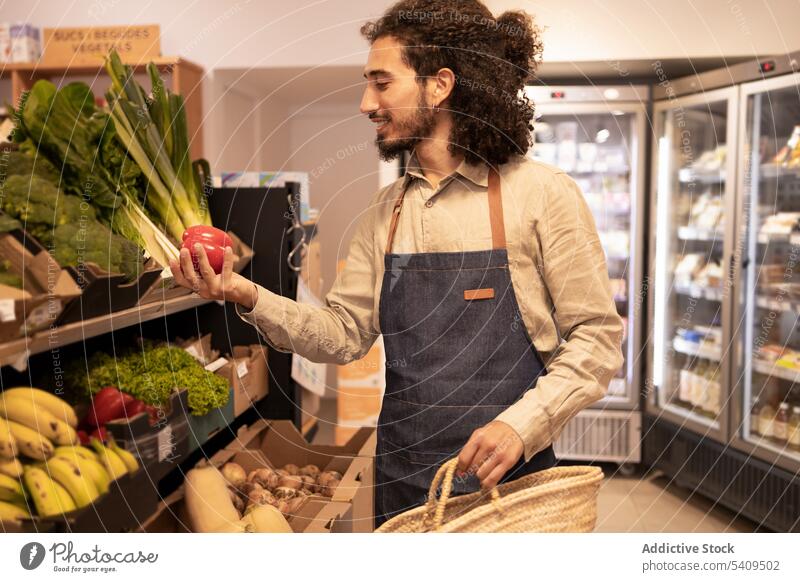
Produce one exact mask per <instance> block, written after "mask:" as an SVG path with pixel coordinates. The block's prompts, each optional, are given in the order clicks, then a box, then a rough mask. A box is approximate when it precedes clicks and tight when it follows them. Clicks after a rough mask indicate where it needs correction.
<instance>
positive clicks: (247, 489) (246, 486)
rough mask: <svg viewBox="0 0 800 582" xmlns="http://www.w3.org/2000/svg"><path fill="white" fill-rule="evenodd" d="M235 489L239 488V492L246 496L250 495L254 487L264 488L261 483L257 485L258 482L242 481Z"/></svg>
mask: <svg viewBox="0 0 800 582" xmlns="http://www.w3.org/2000/svg"><path fill="white" fill-rule="evenodd" d="M237 489H238V490H239V492H240V493H241V494H242V495H244V496H245V497H247V496H249V495H250V493H251V492H252V491H254V490H256V489H264V488H263V487H262V486H261V485H259V484H258V483H255V482H253V483H249V482H248V483H242V484H241V485H239V487H237Z"/></svg>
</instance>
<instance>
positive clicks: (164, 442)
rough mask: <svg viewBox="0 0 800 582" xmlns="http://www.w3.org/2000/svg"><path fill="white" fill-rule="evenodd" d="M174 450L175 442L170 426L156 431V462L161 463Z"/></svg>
mask: <svg viewBox="0 0 800 582" xmlns="http://www.w3.org/2000/svg"><path fill="white" fill-rule="evenodd" d="M174 449H175V441H174V440H173V438H172V426H170V425H167V426H165V427H164V428H162V429H161V430H160V431H158V462H159V463H163V462H164V461H165V460H167V459H168V458H169V457H170V456H171V455H172V451H173V450H174Z"/></svg>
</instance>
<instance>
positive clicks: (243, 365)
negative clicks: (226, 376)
mask: <svg viewBox="0 0 800 582" xmlns="http://www.w3.org/2000/svg"><path fill="white" fill-rule="evenodd" d="M249 371H250V370H249V369H248V367H247V360H242V361H240V362H239V363H238V364H236V375H237V376H239V378H244V377H245V376H247V373H248V372H249Z"/></svg>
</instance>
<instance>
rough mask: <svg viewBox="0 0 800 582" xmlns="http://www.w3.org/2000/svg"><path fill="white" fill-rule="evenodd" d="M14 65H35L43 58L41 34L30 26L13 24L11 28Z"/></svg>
mask: <svg viewBox="0 0 800 582" xmlns="http://www.w3.org/2000/svg"><path fill="white" fill-rule="evenodd" d="M9 37H10V41H11V47H10V48H11V58H10V62H12V63H34V62H36V61H38V60H39V57H41V56H42V42H41V33H40V31H39V29H38V28H36V27H35V26H31V25H30V24H12V25H11V26H10V28H9Z"/></svg>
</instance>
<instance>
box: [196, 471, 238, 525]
mask: <svg viewBox="0 0 800 582" xmlns="http://www.w3.org/2000/svg"><path fill="white" fill-rule="evenodd" d="M185 502H186V510H187V512H188V514H189V519H190V521H191V525H192V531H195V532H198V533H209V532H217V531H219V532H221V531H231V530H230V527H231V524H232V523H236V522H238V521H239V520H240V519H241V516H240V515H239V512H238V511H237V509H236V507H235V506H234V505H233V501H231V495H230V493H229V492H228V482H227V481H226V479H225V477H223V476H222V473H220V472H219V470H218V469H217V468H216V467H200V468H195V469H192V470H191V471H189V472H188V473H187V474H186V484H185Z"/></svg>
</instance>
